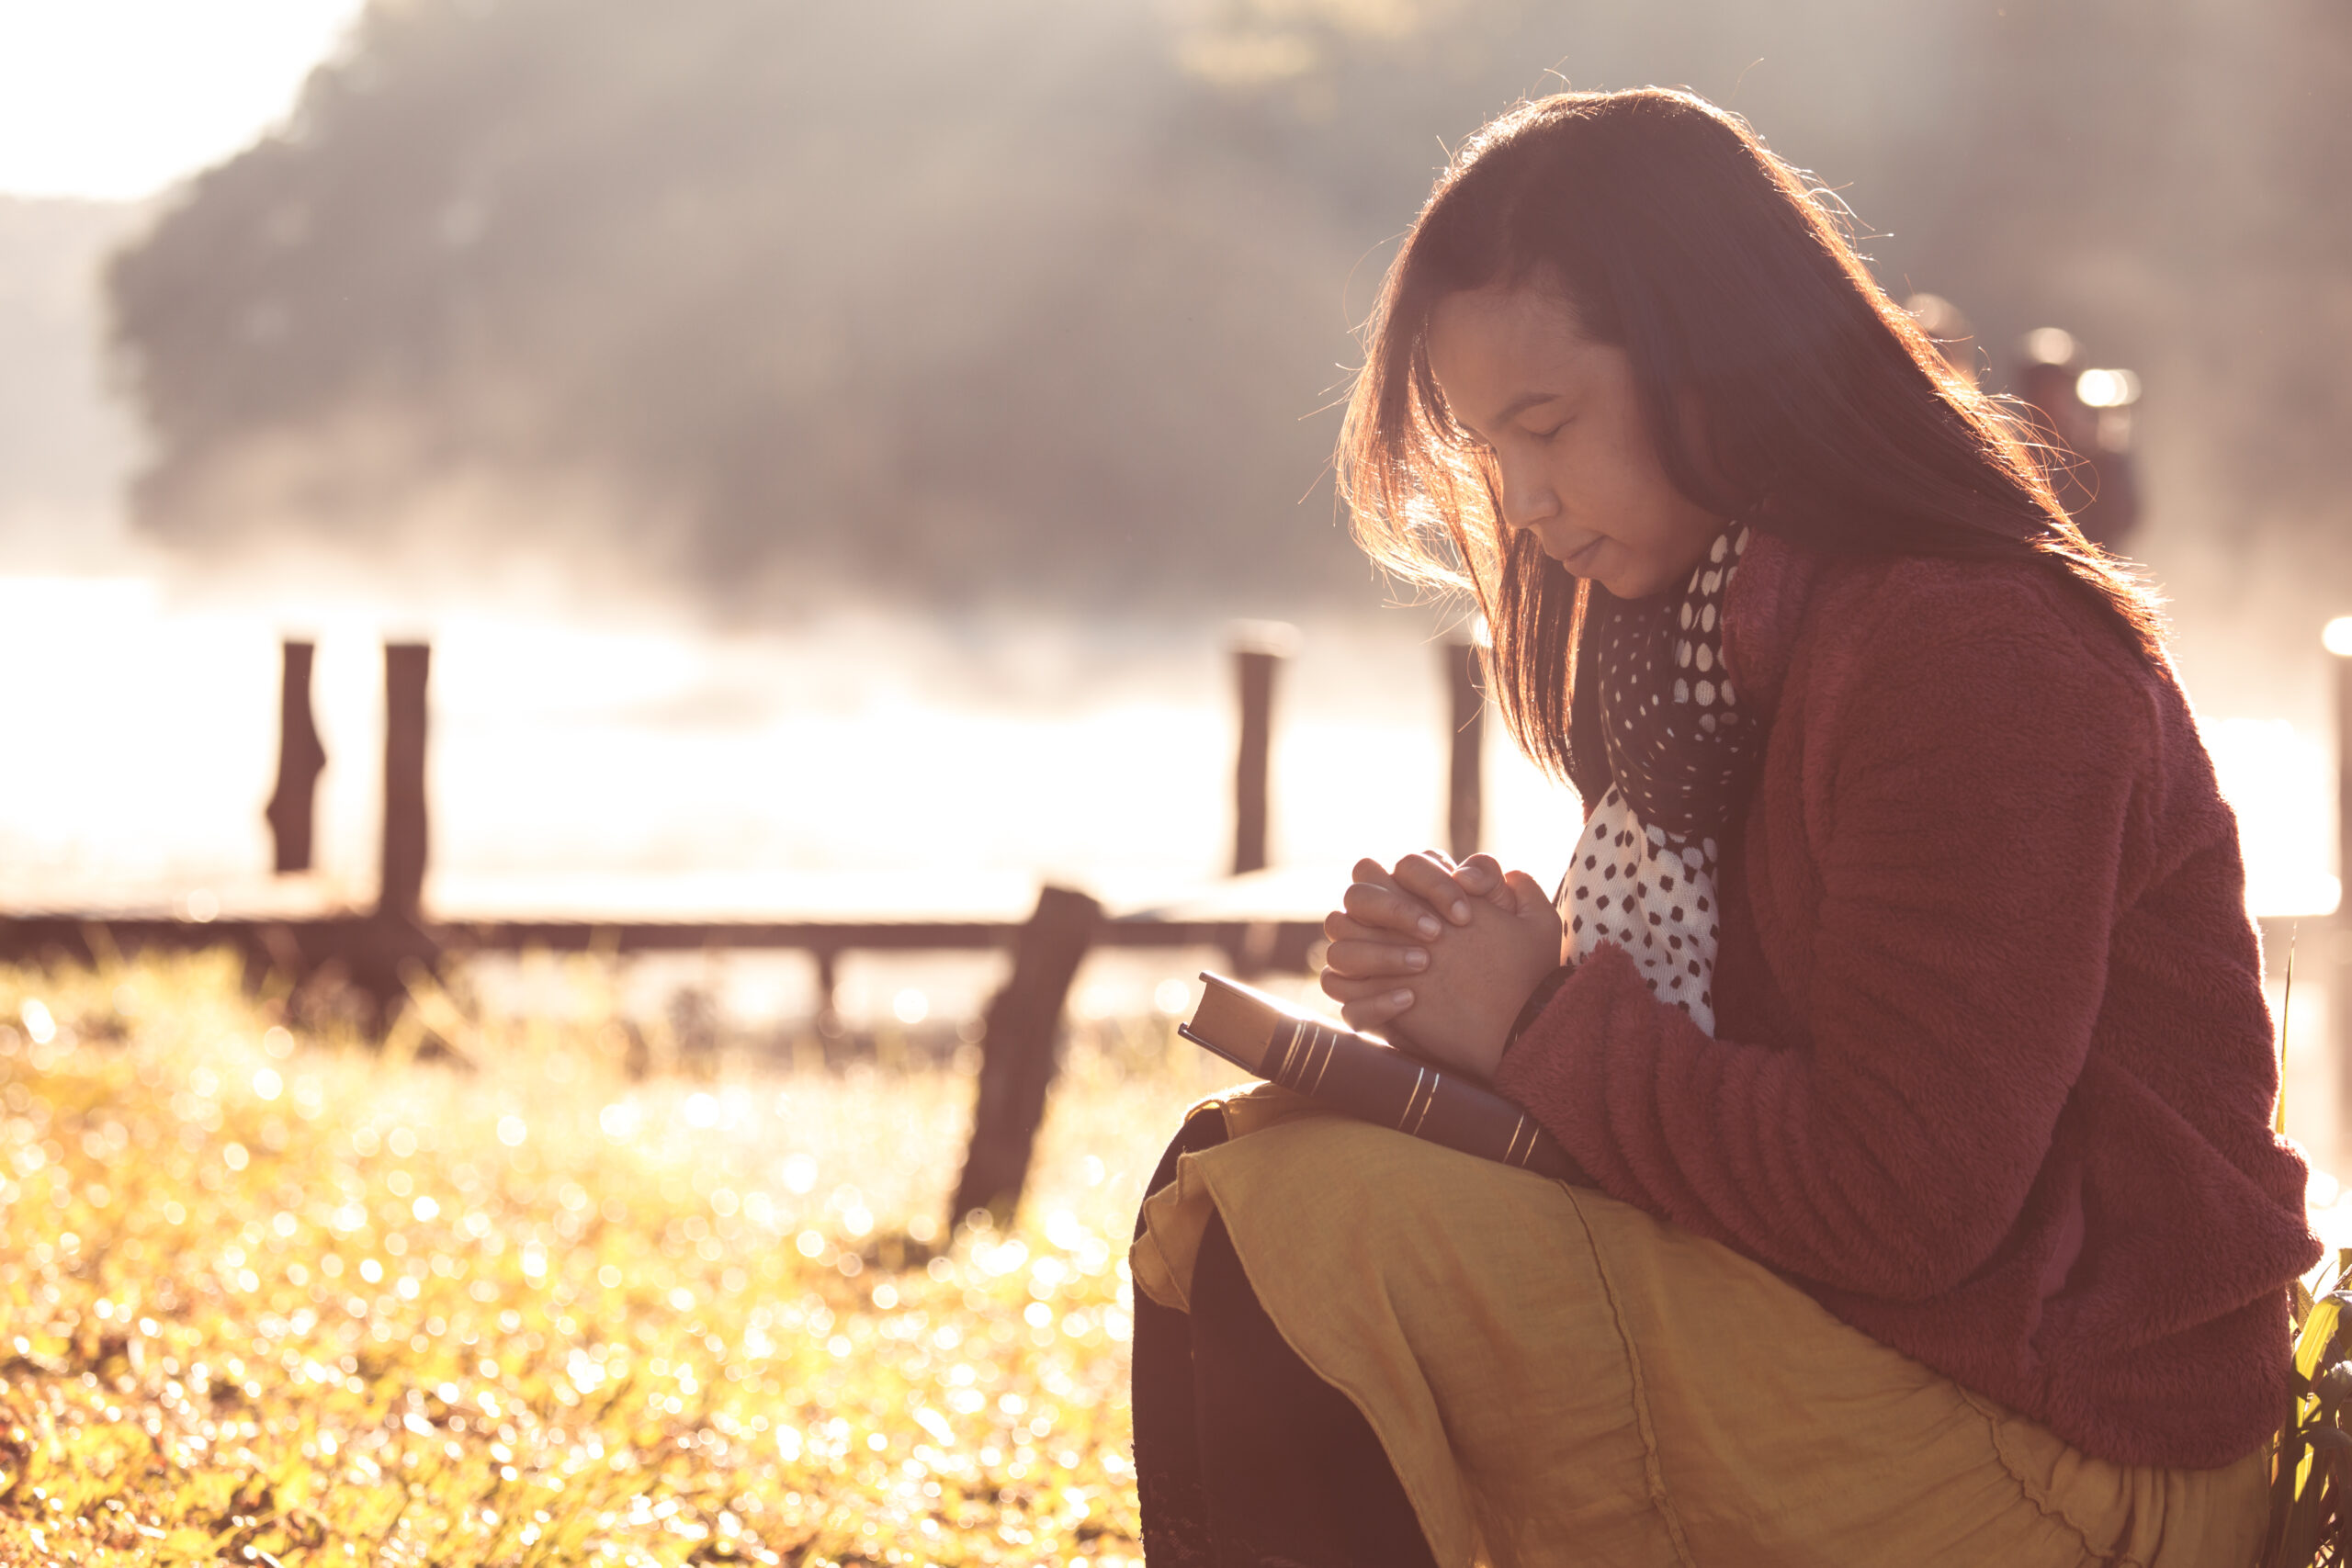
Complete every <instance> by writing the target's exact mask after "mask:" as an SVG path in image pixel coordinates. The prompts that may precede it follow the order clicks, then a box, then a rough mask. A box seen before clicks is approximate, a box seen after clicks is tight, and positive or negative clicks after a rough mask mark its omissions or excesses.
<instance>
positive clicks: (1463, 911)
mask: <svg viewBox="0 0 2352 1568" xmlns="http://www.w3.org/2000/svg"><path fill="white" fill-rule="evenodd" d="M1453 918H1454V919H1456V920H1457V921H1460V922H1463V923H1464V924H1466V923H1468V921H1469V919H1470V906H1469V905H1467V904H1464V902H1463V901H1462V900H1461V899H1459V898H1456V899H1455V900H1454V901H1453Z"/></svg>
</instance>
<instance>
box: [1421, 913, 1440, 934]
mask: <svg viewBox="0 0 2352 1568" xmlns="http://www.w3.org/2000/svg"><path fill="white" fill-rule="evenodd" d="M1419 924H1420V931H1421V934H1422V935H1423V936H1435V935H1437V933H1438V932H1440V931H1443V930H1444V929H1445V928H1444V927H1443V926H1442V925H1439V924H1438V923H1437V917H1436V916H1434V915H1423V916H1422V917H1421V919H1420V921H1419Z"/></svg>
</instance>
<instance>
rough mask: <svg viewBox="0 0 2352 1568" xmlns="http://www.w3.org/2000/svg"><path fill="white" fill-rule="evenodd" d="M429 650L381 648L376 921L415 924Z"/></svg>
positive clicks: (419, 902)
mask: <svg viewBox="0 0 2352 1568" xmlns="http://www.w3.org/2000/svg"><path fill="white" fill-rule="evenodd" d="M432 660H433V649H432V648H431V647H430V646H429V645H427V644H424V643H421V642H388V643H386V644H385V645H384V840H383V859H382V878H381V880H380V882H379V884H378V892H377V897H376V914H377V918H378V919H382V920H399V921H401V922H403V923H405V924H408V925H414V924H416V923H417V915H418V911H419V909H420V908H421V907H422V906H423V903H424V863H425V855H426V850H427V845H428V838H427V833H426V826H425V821H426V819H425V807H424V728H425V713H424V683H425V675H426V672H427V671H428V670H429V668H430V667H431V664H432Z"/></svg>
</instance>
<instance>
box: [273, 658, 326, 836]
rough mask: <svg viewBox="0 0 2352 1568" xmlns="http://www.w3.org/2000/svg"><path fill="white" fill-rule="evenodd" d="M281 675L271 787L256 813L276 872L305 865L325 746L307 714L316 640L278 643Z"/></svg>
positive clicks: (316, 727)
mask: <svg viewBox="0 0 2352 1568" xmlns="http://www.w3.org/2000/svg"><path fill="white" fill-rule="evenodd" d="M283 651H284V656H285V674H284V677H283V680H282V681H281V683H280V685H279V691H278V705H277V790H276V791H275V792H273V793H272V794H271V795H270V797H269V805H268V806H267V807H266V808H265V809H264V810H263V812H262V816H263V817H264V818H266V819H267V820H268V822H269V835H270V838H271V839H272V840H274V842H275V844H276V851H277V859H276V869H277V872H278V874H280V875H283V874H286V873H288V872H291V871H308V870H310V869H311V829H312V825H313V823H314V821H315V819H316V816H317V809H316V805H317V800H318V784H319V773H320V772H321V771H322V769H324V768H325V767H326V765H327V751H326V747H325V746H324V745H322V744H321V742H320V740H319V727H318V725H317V724H316V723H315V722H314V721H313V720H312V719H311V658H312V656H313V655H314V654H315V653H316V652H317V651H318V648H317V645H316V644H314V643H310V642H298V641H295V640H293V639H292V638H288V640H287V641H286V643H285V644H284V648H283Z"/></svg>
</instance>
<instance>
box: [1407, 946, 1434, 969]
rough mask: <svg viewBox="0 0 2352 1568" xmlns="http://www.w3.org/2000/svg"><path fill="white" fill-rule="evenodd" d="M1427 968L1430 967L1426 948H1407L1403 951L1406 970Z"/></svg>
mask: <svg viewBox="0 0 2352 1568" xmlns="http://www.w3.org/2000/svg"><path fill="white" fill-rule="evenodd" d="M1429 966H1430V955H1429V951H1428V950H1427V949H1426V948H1419V947H1408V948H1407V949H1406V950H1405V967H1406V968H1408V969H1426V968H1428V967H1429Z"/></svg>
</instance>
